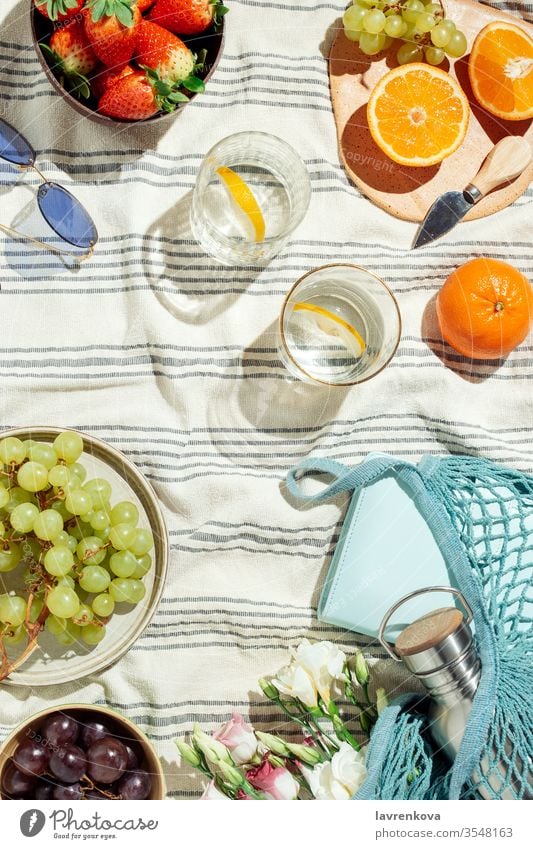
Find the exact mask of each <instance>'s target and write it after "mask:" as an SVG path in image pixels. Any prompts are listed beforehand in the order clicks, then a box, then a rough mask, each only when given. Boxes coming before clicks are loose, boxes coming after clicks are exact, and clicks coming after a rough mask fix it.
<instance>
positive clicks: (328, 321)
mask: <svg viewBox="0 0 533 849" xmlns="http://www.w3.org/2000/svg"><path fill="white" fill-rule="evenodd" d="M293 310H294V311H295V312H299V311H300V310H303V311H305V312H309V313H310V314H311V315H312V316H313V318H314V319H315V321H316V323H317V325H318V327H319V328H320V330H322V331H323V332H324V333H326V334H327V335H328V336H335V337H336V338H337V339H338V340H339V341H340V342H342V344H343V345H344V346H345V347H346V348H347V349H348V351H349V352H350V353H351V354H352V356H353V357H354V359H357V358H358V357H360V356H361V354H363V353H364V351H365V348H366V342H365V340H364V339H363V337H362V336H361V334H360V333H359V332H358V331H357V330H356V329H355V327H353V326H352V325H351V324H349V322H347V321H345V320H344V319H343V318H341V317H340V315H336V313H334V312H331V310H327V309H325V308H324V307H319V306H318V304H310V303H308V302H307V301H298V303H296V304H294V307H293Z"/></svg>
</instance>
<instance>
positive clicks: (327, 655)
mask: <svg viewBox="0 0 533 849" xmlns="http://www.w3.org/2000/svg"><path fill="white" fill-rule="evenodd" d="M345 663H346V655H345V654H344V652H342V651H340V649H338V648H337V647H336V646H334V645H333V643H329V642H327V641H322V642H320V643H310V642H309V640H302V642H301V643H300V645H299V646H298V648H297V649H296V651H295V652H293V660H292V662H291V664H290V666H287V667H285V668H284V669H282V670H281V671H280V672H279V673H278V675H277V677H276V678H275V679H274V681H273V684H274V686H276V687H277V688H278V690H279V691H280V692H281V693H284V694H285V695H288V696H294V697H295V698H298V699H300V701H302V702H303V703H304V705H306V706H307V707H316V705H317V693H318V694H319V695H320V696H321V698H322V699H323V701H324V702H325V704H326V705H327V704H328V702H329V701H330V699H331V686H332V684H333V683H334V682H335V681H337V680H339V679H342V678H343V674H344V673H343V668H344V664H345Z"/></svg>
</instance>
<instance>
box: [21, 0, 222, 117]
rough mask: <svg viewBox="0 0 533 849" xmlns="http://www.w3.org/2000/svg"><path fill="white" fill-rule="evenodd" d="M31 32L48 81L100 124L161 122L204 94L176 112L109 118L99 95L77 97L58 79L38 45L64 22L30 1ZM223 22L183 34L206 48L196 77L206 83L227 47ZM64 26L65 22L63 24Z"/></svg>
mask: <svg viewBox="0 0 533 849" xmlns="http://www.w3.org/2000/svg"><path fill="white" fill-rule="evenodd" d="M30 15H31V31H32V36H33V44H34V47H35V51H36V53H37V56H38V58H39V61H40V63H41V65H42V68H43V71H44V73H45V74H46V76H47V77H48V80H49V81H50V83H51V84H52V85H53V87H54V88H55V90H56V91H58V92H59V94H60V95H61V96H62V97H63V99H64V100H65V101H66V102H67V103H68V104H70V106H72V108H73V109H75V110H76V112H79V114H80V115H84V116H85V117H86V118H90V119H91V121H97V122H98V123H99V124H107V125H111V126H113V125H122V126H125V125H127V124H140V123H142V124H153V123H154V122H155V121H161V120H163V119H168V118H172V117H174V116H175V115H178V114H179V113H180V112H181V110H182V109H184V108H185V107H186V106H188V105H189V103H190V102H191V101H192V100H194V98H195V97H202V94H193V93H192V92H191V93H190V94H189V101H188V102H185V103H178V105H177V107H176V109H175V111H174V112H161V113H159V114H157V115H154V116H153V117H152V118H148V119H147V120H145V121H118V120H116V119H115V118H108V117H107V116H106V115H100V113H99V112H97V111H96V105H97V101H96V98H93V97H91V98H90V99H89V100H78V98H77V97H73V96H72V94H70V93H69V92H68V91H67V90H66V89H65V88H63V86H62V85H61V83H60V82H59V81H58V80H57V79H56V77H55V76H54V74H53V73H52V71H51V69H50V66H49V64H48V61H47V59H46V57H45V55H44V53H43V51H42V50H41V48H40V46H39V44H40V43H41V42H45V43H48V41H49V39H50V36H51V34H52V32H53V31H54V27H55V26H61V24H54V23H52V22H51V21H49V20H48V18H45V17H44V15H41V14H40V13H39V12H37V11H36V10H35V7H34V5H33V3H32V4H31V12H30ZM224 25H225V19H224V18H222V22H221V25H220V27H219V29H218V30H217V32H214V31H213V29H210V30H207V32H205V33H201V35H195V36H189V37H187V36H184V37H183V39H182V41H184V42H185V44H187V45H188V46H189V47H190V49H191V50H192V51H193V52H194V53H196V54H199V53H200V51H201V50H206V51H207V55H206V59H205V68H204V70H203V71H201V72H200V71H198V72H197V74H196V75H197V76H198V77H200V78H201V79H202V80H203V81H204V82H207V81H208V80H209V78H210V77H211V76H212V74H213V73H214V71H215V68H216V67H217V65H218V63H219V61H220V57H221V56H222V50H223V47H224ZM63 26H64V24H63Z"/></svg>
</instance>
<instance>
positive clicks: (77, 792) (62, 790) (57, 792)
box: [54, 783, 83, 802]
mask: <svg viewBox="0 0 533 849" xmlns="http://www.w3.org/2000/svg"><path fill="white" fill-rule="evenodd" d="M54 799H57V801H58V802H76V801H78V799H83V793H82V789H81V785H80V784H79V783H77V784H67V785H65V787H63V785H62V784H57V785H56V786H55V788H54Z"/></svg>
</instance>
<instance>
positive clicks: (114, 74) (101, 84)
mask: <svg viewBox="0 0 533 849" xmlns="http://www.w3.org/2000/svg"><path fill="white" fill-rule="evenodd" d="M134 73H135V68H133V67H132V66H131V65H124V67H123V68H120V69H119V70H118V71H115V70H114V69H113V68H106V67H105V65H100V69H99V70H97V72H96V73H95V74H94V75H93V76H92V77H91V91H92V93H93V94H94V96H95V97H96V98H98V100H99V99H100V98H101V97H102V95H103V94H104V93H105V92H106V91H107V90H108V88H111V86H112V85H114V84H115V83H116V82H118V80H120V79H122V77H127V76H128V74H134Z"/></svg>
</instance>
